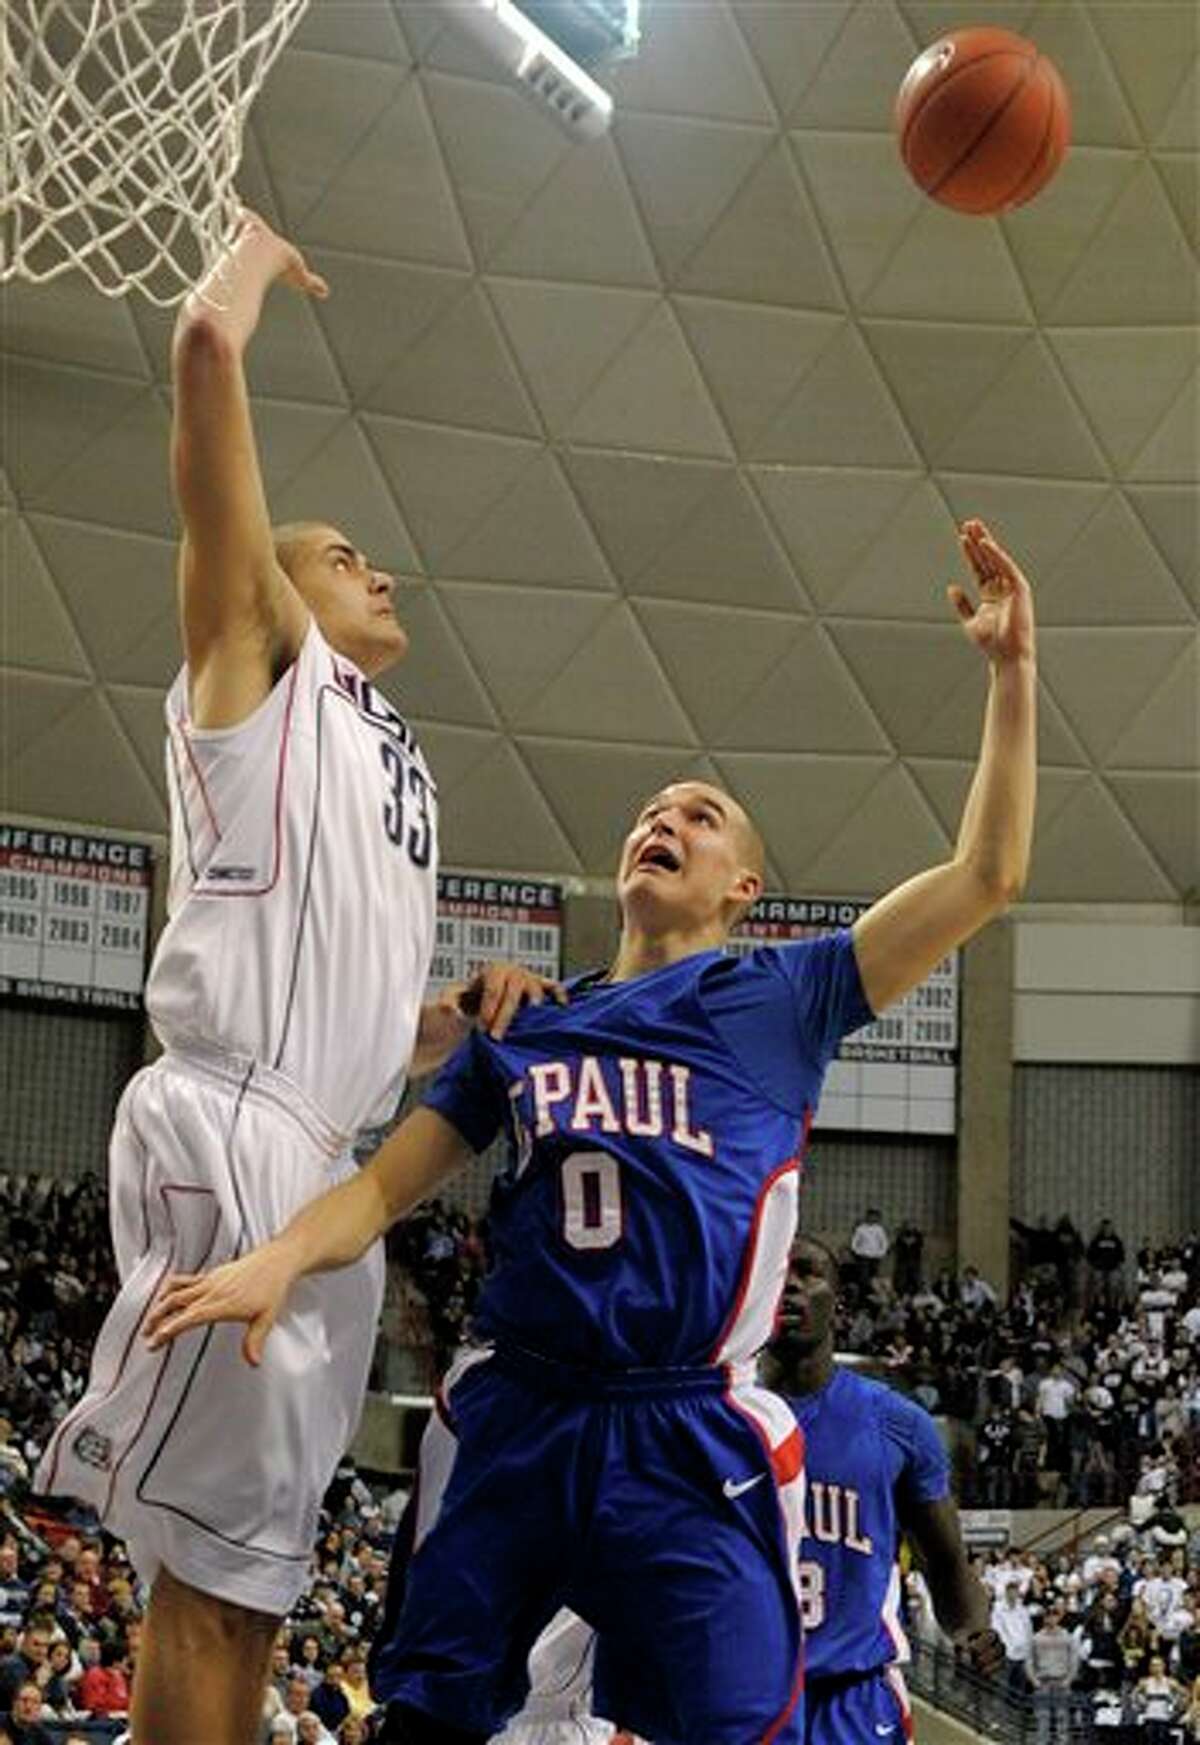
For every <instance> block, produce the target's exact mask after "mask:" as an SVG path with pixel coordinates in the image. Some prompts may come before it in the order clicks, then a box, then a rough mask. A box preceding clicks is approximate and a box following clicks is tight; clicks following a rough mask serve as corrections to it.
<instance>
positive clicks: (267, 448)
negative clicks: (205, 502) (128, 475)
mask: <svg viewBox="0 0 1200 1745" xmlns="http://www.w3.org/2000/svg"><path fill="white" fill-rule="evenodd" d="M348 422H349V414H348V413H347V412H343V411H342V410H341V409H340V408H339V407H334V406H312V405H305V404H304V403H303V402H298V403H296V404H295V405H287V404H285V403H284V402H283V401H280V400H265V401H260V402H259V404H258V405H257V406H256V407H255V409H254V425H255V430H256V432H257V435H258V447H259V461H260V465H261V468H262V475H263V484H264V486H265V487H266V492H267V501H268V503H274V502H276V501H278V500H279V499H280V498H281V497H282V495H283V493H284V491H285V490H286V488H287V486H288V485H290V484H291V482H292V480H293V479H294V478H298V477H299V476H301V474H302V473H303V471H304V469H305V468H306V467H308V466H309V465H310V464H311V463H312V461H313V460H314V459H315V458H316V456H317V455H319V454H320V453H321V451H322V449H324V448H325V446H326V444H327V443H328V442H329V441H330V440H331V439H332V438H333V437H334V436H335V435H336V434H337V432H338V431H339V430H341V429H342V428H343V426H344V425H346V424H347V423H348ZM165 451H166V443H165V440H164V442H163V453H164V455H165ZM161 464H162V462H160V465H161ZM163 470H164V471H165V466H164V468H163Z"/></svg>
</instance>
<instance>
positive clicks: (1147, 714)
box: [1108, 636, 1200, 790]
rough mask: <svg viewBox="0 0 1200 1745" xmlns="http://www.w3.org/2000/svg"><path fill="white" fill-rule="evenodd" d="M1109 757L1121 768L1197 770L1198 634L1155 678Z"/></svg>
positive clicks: (1199, 760)
mask: <svg viewBox="0 0 1200 1745" xmlns="http://www.w3.org/2000/svg"><path fill="white" fill-rule="evenodd" d="M1108 761H1109V764H1110V766H1111V767H1112V768H1113V769H1120V770H1164V769H1168V770H1180V771H1184V770H1190V771H1191V772H1192V773H1193V774H1195V772H1196V771H1197V770H1200V636H1194V637H1192V639H1191V640H1190V642H1188V643H1187V644H1186V645H1185V647H1184V649H1183V652H1182V653H1181V654H1180V657H1179V659H1178V660H1177V661H1176V663H1175V665H1174V666H1173V667H1172V669H1171V671H1170V672H1169V673H1167V674H1166V676H1165V677H1164V678H1162V679H1160V680H1159V682H1158V684H1157V685H1156V686H1155V688H1154V691H1153V692H1152V694H1151V695H1150V697H1149V698H1148V699H1147V702H1146V706H1145V708H1144V709H1143V710H1142V711H1141V713H1140V714H1139V715H1136V716H1135V717H1134V719H1133V720H1132V721H1131V722H1130V724H1129V726H1128V727H1127V728H1126V730H1125V732H1124V733H1123V734H1122V735H1121V737H1120V739H1118V741H1117V743H1116V744H1115V745H1114V746H1113V748H1112V750H1111V752H1110V753H1109V758H1108ZM1197 788H1198V790H1200V783H1197Z"/></svg>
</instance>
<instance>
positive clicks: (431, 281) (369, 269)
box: [250, 249, 470, 405]
mask: <svg viewBox="0 0 1200 1745" xmlns="http://www.w3.org/2000/svg"><path fill="white" fill-rule="evenodd" d="M310 264H311V265H312V266H313V267H314V268H315V269H316V270H317V271H318V272H320V273H323V274H324V276H325V278H326V279H327V280H328V281H329V284H330V288H331V289H330V296H329V297H328V299H327V300H326V301H325V302H323V303H321V304H319V305H318V308H317V318H318V319H319V321H320V323H321V326H322V329H323V330H324V332H325V334H326V336H327V339H328V343H329V345H330V346H331V347H332V349H333V350H334V351H335V352H336V354H337V359H338V364H339V367H340V369H341V372H342V375H343V376H344V378H345V383H346V388H347V390H348V393H349V395H350V397H351V398H352V399H353V400H354V402H355V404H356V405H361V404H362V402H363V401H364V399H365V398H366V397H367V395H368V394H369V393H370V391H371V389H372V388H373V387H374V386H375V384H376V382H378V381H379V380H380V378H381V377H383V376H386V375H387V373H388V371H389V370H390V369H392V367H393V366H394V365H395V364H396V363H397V362H398V360H399V359H401V358H402V357H404V355H405V354H406V353H407V352H408V351H409V349H410V348H411V347H412V346H413V345H414V344H415V343H416V342H417V341H418V340H419V339H420V337H421V335H422V334H423V333H425V332H426V331H427V330H428V329H430V328H431V327H433V326H434V325H435V323H436V322H437V321H438V319H439V317H441V316H442V315H443V314H444V313H445V311H446V310H447V309H449V308H450V307H451V305H452V304H454V303H457V302H458V300H459V299H460V298H461V297H462V296H463V294H464V292H465V291H466V288H467V286H468V285H469V284H470V279H469V277H468V275H467V274H466V273H465V272H463V271H461V270H458V269H454V268H449V267H425V266H409V265H407V264H405V263H402V262H400V261H381V260H371V259H366V258H364V257H362V256H359V255H346V254H333V253H331V252H330V251H329V250H327V249H313V250H311V251H310ZM265 325H267V324H266V323H264V326H265ZM256 337H257V336H256ZM256 351H257V348H254V349H253V350H252V351H251V354H250V355H251V358H252V359H253V358H254V356H255V355H256ZM252 367H253V365H252Z"/></svg>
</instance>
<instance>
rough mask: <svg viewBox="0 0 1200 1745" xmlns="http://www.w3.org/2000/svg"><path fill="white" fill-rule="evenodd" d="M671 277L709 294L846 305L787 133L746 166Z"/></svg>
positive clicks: (828, 306)
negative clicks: (751, 166)
mask: <svg viewBox="0 0 1200 1745" xmlns="http://www.w3.org/2000/svg"><path fill="white" fill-rule="evenodd" d="M676 283H677V285H678V287H679V289H680V290H683V291H696V292H700V293H703V294H704V295H707V296H710V297H740V298H742V299H743V300H745V301H747V302H755V303H774V304H779V305H783V306H788V305H796V306H798V307H802V308H805V309H828V310H838V309H841V308H842V307H843V298H842V295H841V292H840V290H839V288H838V284H837V281H836V279H835V278H834V275H833V272H832V270H831V267H830V264H829V258H828V254H827V251H826V246H825V239H824V237H823V236H822V234H821V229H820V226H819V224H818V223H817V221H816V218H815V215H814V213H813V210H812V206H811V205H810V203H809V198H808V194H807V193H806V191H805V189H804V185H803V183H802V182H801V180H800V178H799V176H798V175H797V173H796V168H795V165H794V164H793V162H792V158H791V154H790V153H789V151H788V148H787V145H786V142H785V141H783V140H780V141H779V142H778V143H777V144H776V145H775V147H774V148H773V150H771V151H769V152H768V153H767V154H766V156H765V157H764V158H763V159H762V160H761V161H760V162H759V163H758V164H757V165H756V166H755V168H754V169H753V170H752V171H751V173H750V175H749V176H748V177H747V178H746V180H745V181H744V182H743V184H742V186H741V187H740V188H739V189H738V191H737V193H736V194H735V195H734V197H733V199H732V200H731V202H730V204H729V206H728V207H727V209H726V210H725V212H724V213H723V214H722V216H721V218H720V219H719V220H718V222H717V223H716V224H715V225H714V226H713V228H712V230H711V231H710V232H709V234H708V236H707V237H706V238H705V240H704V241H703V242H702V243H701V245H700V247H699V248H698V249H697V250H696V252H695V254H693V255H692V256H691V257H690V258H689V260H688V261H687V263H686V264H685V265H684V267H683V268H682V270H681V271H680V272H679V274H678V275H677V279H676Z"/></svg>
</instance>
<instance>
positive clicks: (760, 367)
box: [672, 295, 841, 453]
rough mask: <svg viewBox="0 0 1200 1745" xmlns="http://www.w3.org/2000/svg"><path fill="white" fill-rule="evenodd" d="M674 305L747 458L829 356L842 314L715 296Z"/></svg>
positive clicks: (684, 299)
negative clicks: (825, 354)
mask: <svg viewBox="0 0 1200 1745" xmlns="http://www.w3.org/2000/svg"><path fill="white" fill-rule="evenodd" d="M672 302H673V304H674V308H675V313H676V315H677V316H678V317H679V319H680V321H681V322H682V324H683V328H684V331H685V332H686V334H687V336H688V339H689V340H690V342H691V346H692V350H693V351H694V352H695V354H696V357H697V359H698V361H699V364H700V368H701V370H702V371H703V372H704V378H705V380H706V381H707V383H708V386H709V390H710V392H711V393H712V396H713V399H714V400H715V401H716V404H717V405H718V406H719V407H720V410H721V413H722V415H723V417H724V419H725V422H726V424H727V425H728V426H729V429H730V432H731V434H732V436H733V439H734V443H735V444H736V446H737V449H738V451H739V453H745V452H747V451H748V450H749V448H750V447H751V445H752V444H753V443H754V442H755V440H756V439H757V438H758V436H759V435H760V434H761V432H762V431H763V430H764V429H765V427H766V426H767V425H768V424H769V423H770V421H771V419H772V418H773V417H774V415H775V413H776V412H778V411H779V409H780V407H781V406H782V405H783V404H784V402H785V401H786V400H787V399H788V398H789V397H790V395H791V394H792V392H793V391H794V389H795V388H796V386H797V384H798V383H799V382H800V380H801V379H802V378H803V376H804V375H805V373H806V372H807V371H808V370H809V369H811V367H812V365H813V364H814V363H815V362H816V360H817V358H818V357H819V356H820V355H821V352H822V351H824V349H825V347H826V345H827V344H828V343H829V341H830V340H831V339H832V337H833V335H834V333H835V332H836V331H837V329H838V327H839V326H840V323H841V318H840V316H837V315H829V314H814V313H812V312H810V311H801V310H797V309H770V308H765V307H762V306H759V305H755V304H747V303H735V302H729V301H726V300H724V299H718V298H708V297H684V296H680V295H676V296H675V297H674V298H673V299H672Z"/></svg>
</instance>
